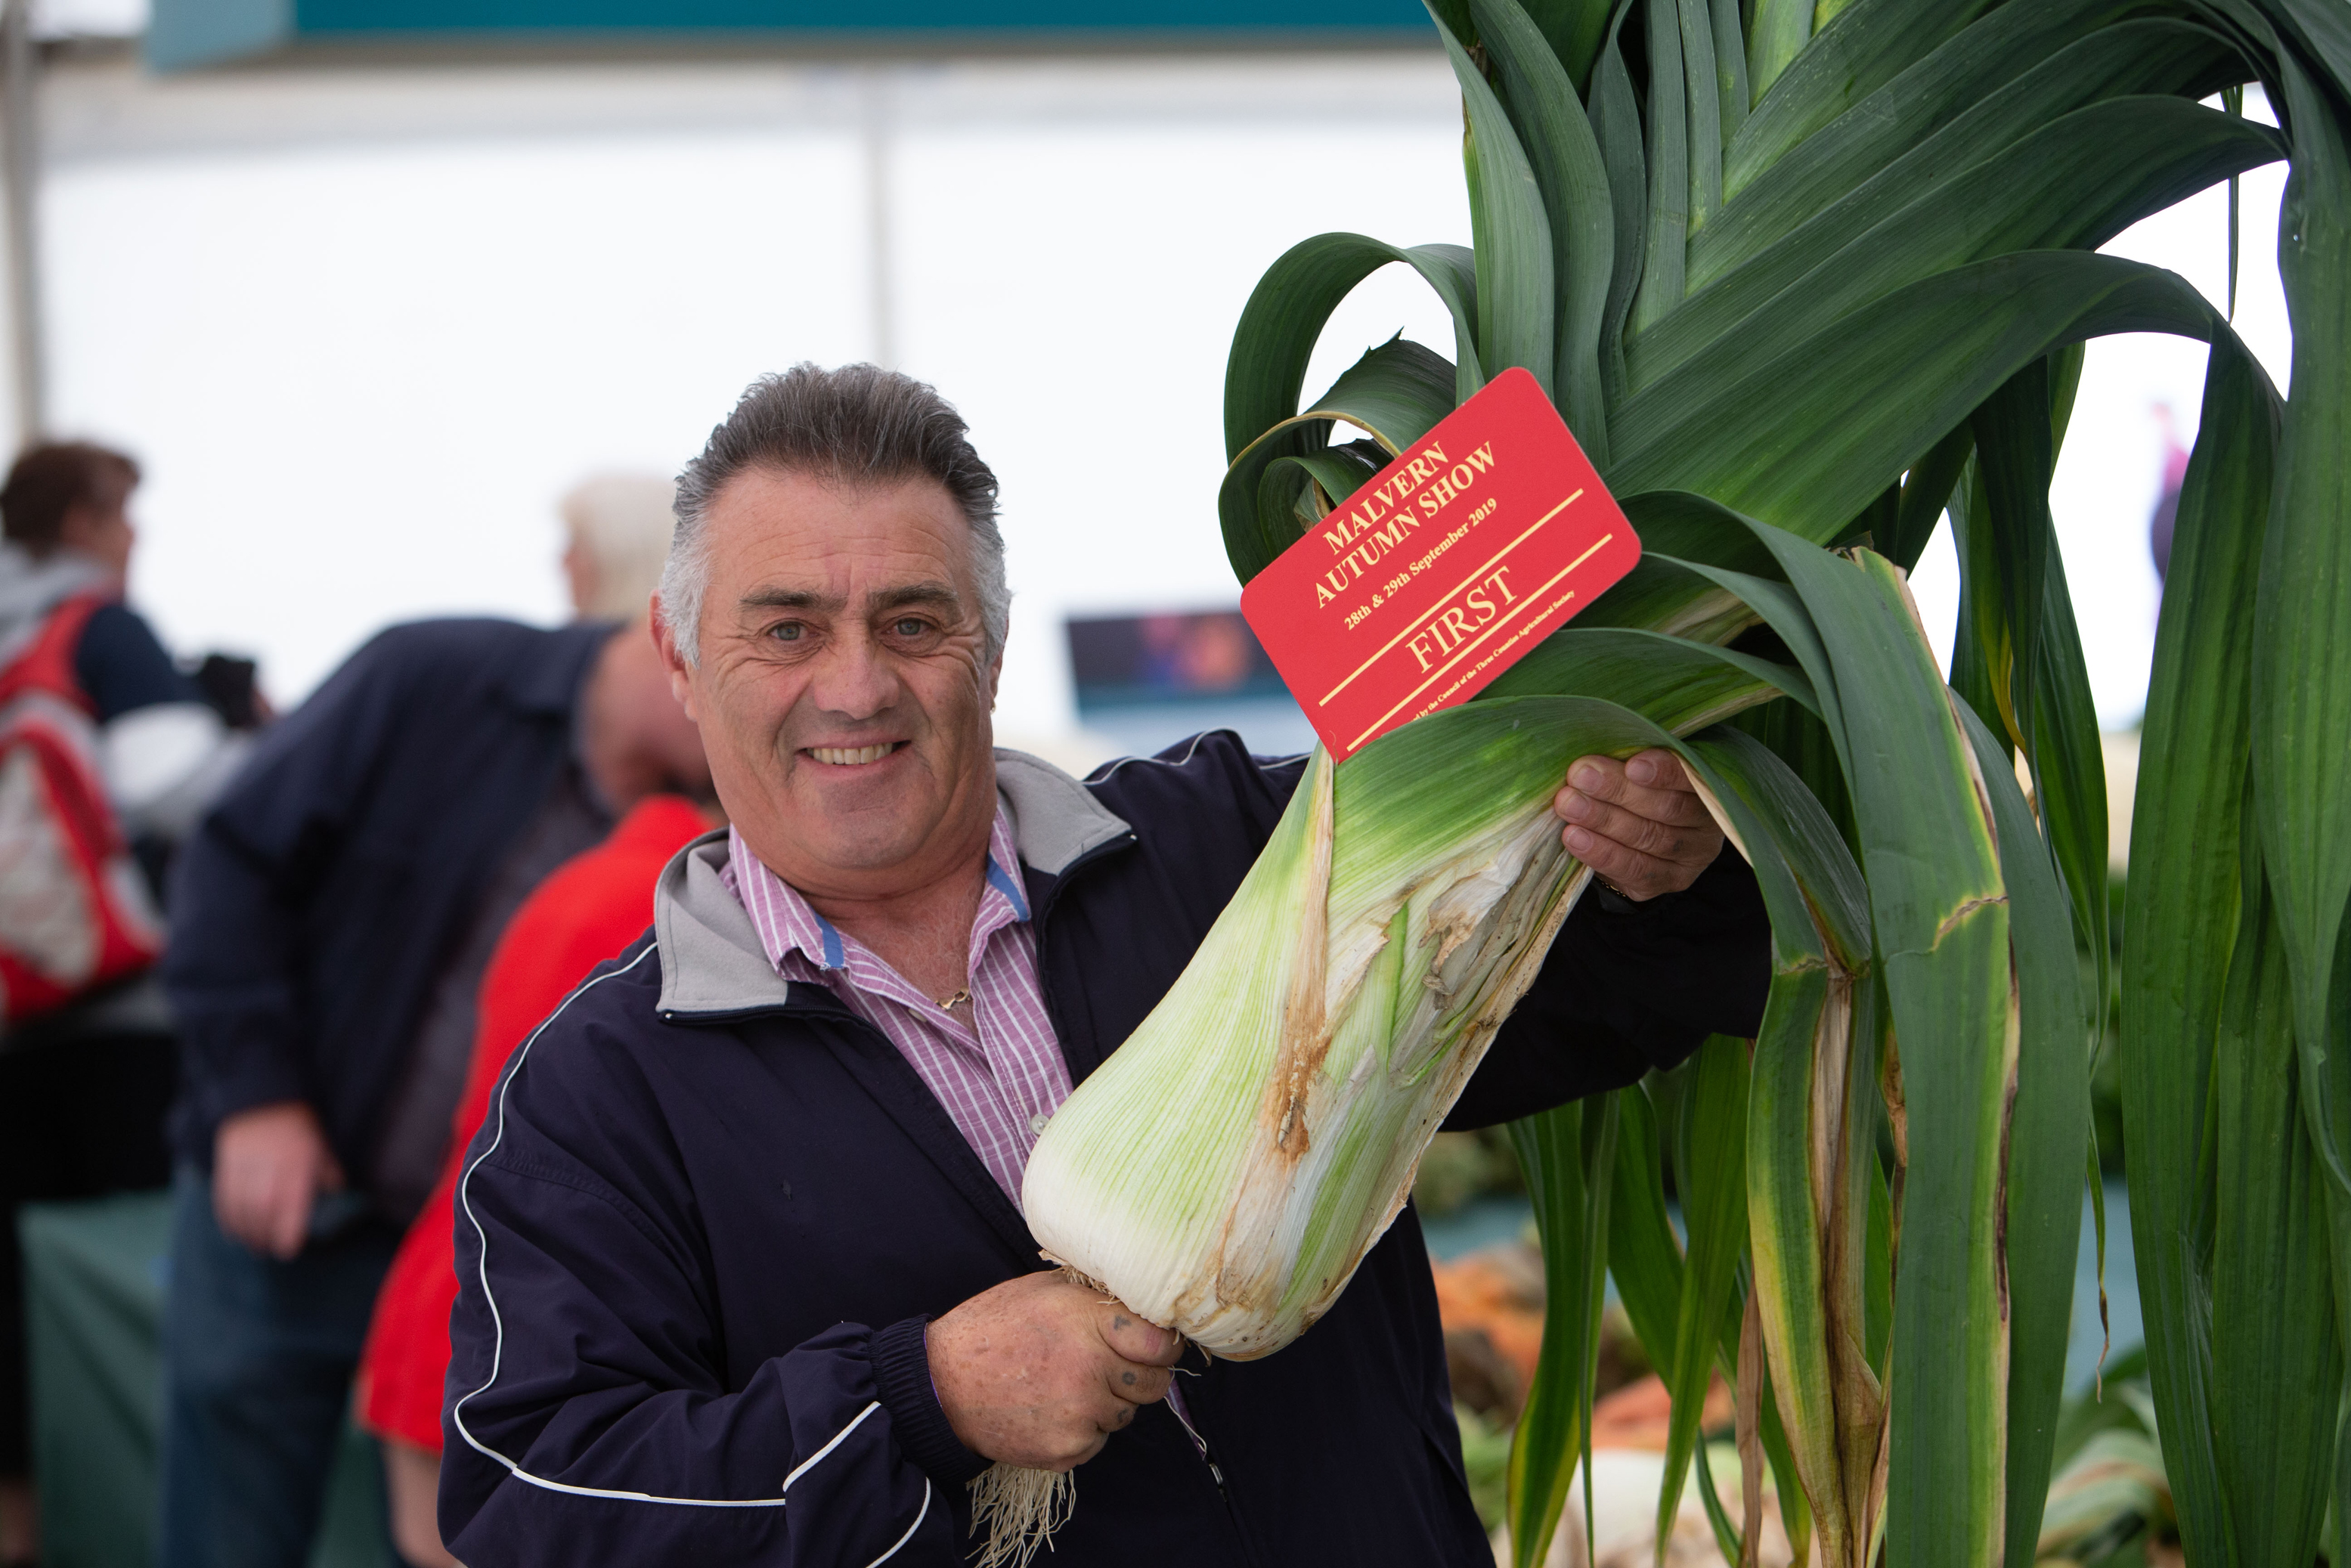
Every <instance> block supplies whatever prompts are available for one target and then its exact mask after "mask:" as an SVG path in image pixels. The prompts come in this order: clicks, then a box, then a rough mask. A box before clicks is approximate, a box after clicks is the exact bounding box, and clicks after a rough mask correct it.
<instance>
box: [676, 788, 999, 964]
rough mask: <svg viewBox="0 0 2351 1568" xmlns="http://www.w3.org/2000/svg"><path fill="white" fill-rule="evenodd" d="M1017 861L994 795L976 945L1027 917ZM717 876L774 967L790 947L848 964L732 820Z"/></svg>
mask: <svg viewBox="0 0 2351 1568" xmlns="http://www.w3.org/2000/svg"><path fill="white" fill-rule="evenodd" d="M1019 863H1020V862H1019V853H1018V852H1017V851H1016V849H1015V848H1014V843H1013V837H1012V819H1011V818H1010V816H1009V815H1008V814H1007V812H1006V811H1005V809H1004V803H1003V802H1002V801H1001V800H998V802H997V807H996V818H995V821H993V822H992V823H990V824H989V827H988V834H987V890H986V891H985V892H983V893H982V894H980V899H979V911H978V914H977V916H976V917H975V919H974V920H973V922H972V927H973V938H974V941H973V945H974V947H975V949H976V948H977V946H978V945H979V943H980V942H982V941H984V940H985V939H986V938H987V937H988V936H993V935H994V934H995V933H996V932H997V931H998V930H1000V929H1001V928H1003V927H1004V926H1007V925H1013V924H1016V923H1026V922H1027V920H1028V919H1029V895H1028V894H1027V893H1026V892H1025V891H1023V889H1022V888H1021V885H1020V878H1019V874H1018V872H1017V869H1007V868H1008V867H1009V868H1018V866H1019ZM721 877H722V880H724V881H725V882H726V885H727V887H728V888H729V889H730V890H731V891H732V892H733V893H734V894H735V896H736V897H737V899H739V900H741V901H742V904H743V907H744V909H745V910H746V911H747V913H748V914H749V915H750V916H751V925H752V926H753V928H754V929H756V930H757V931H758V934H759V945H760V946H762V947H763V948H765V949H766V951H767V955H768V963H769V964H771V965H773V966H775V967H776V968H777V969H778V971H781V970H782V969H783V967H784V966H785V962H786V960H787V959H789V957H790V956H792V955H793V954H795V953H797V954H799V956H801V957H802V958H804V959H805V960H807V961H808V962H809V963H810V964H813V965H815V966H816V967H818V968H820V969H823V970H826V971H828V972H833V973H838V972H839V971H841V970H843V969H845V968H847V967H848V966H849V948H848V938H846V937H844V936H842V935H841V930H840V928H839V927H838V926H836V925H833V923H832V922H831V921H830V920H827V919H826V918H825V917H824V916H823V915H819V914H818V913H817V912H816V909H815V908H814V906H812V905H811V904H810V903H809V901H808V900H807V899H806V898H804V897H802V896H801V895H800V891H799V889H798V888H796V887H794V886H792V884H791V883H788V882H786V881H785V880H784V879H783V878H782V877H779V876H778V875H777V874H776V873H774V872H772V871H770V870H768V866H767V864H766V862H763V861H761V860H760V859H759V857H758V855H756V854H754V853H753V852H752V851H751V846H750V845H749V844H747V843H746V842H745V841H744V840H743V835H742V834H741V833H740V832H738V831H736V829H735V828H734V827H733V826H731V825H730V826H729V827H728V828H727V830H726V869H725V870H724V872H723V873H721Z"/></svg>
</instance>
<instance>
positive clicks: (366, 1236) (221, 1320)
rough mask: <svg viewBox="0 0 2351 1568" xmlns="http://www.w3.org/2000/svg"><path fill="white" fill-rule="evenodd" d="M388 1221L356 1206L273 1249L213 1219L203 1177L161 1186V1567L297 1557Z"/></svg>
mask: <svg viewBox="0 0 2351 1568" xmlns="http://www.w3.org/2000/svg"><path fill="white" fill-rule="evenodd" d="M399 1241H400V1235H399V1232H398V1231H397V1230H396V1229H395V1228H393V1227H392V1226H391V1225H390V1224H388V1223H386V1222H385V1221H383V1220H381V1219H375V1218H360V1219H359V1220H358V1221H357V1222H355V1223H353V1224H351V1225H350V1226H348V1227H347V1228H343V1229H341V1230H340V1231H339V1232H338V1233H337V1234H335V1235H333V1236H332V1237H329V1238H326V1239H313V1240H312V1241H311V1242H310V1244H309V1245H308V1247H307V1248H305V1249H303V1250H302V1252H301V1253H300V1254H299V1255H298V1256H297V1257H296V1258H294V1259H293V1260H291V1261H288V1262H283V1263H281V1262H279V1261H277V1260H276V1259H273V1258H265V1257H260V1256H258V1255H256V1254H255V1253H253V1252H250V1251H247V1250H246V1248H245V1247H244V1245H243V1244H242V1243H240V1242H238V1241H235V1240H234V1239H231V1238H229V1237H228V1236H226V1235H225V1234H223V1233H222V1231H221V1228H220V1226H219V1225H218V1223H217V1222H215V1221H214V1218H213V1203H212V1184H211V1182H210V1180H209V1179H208V1178H207V1177H205V1176H203V1175H202V1174H201V1173H198V1172H195V1171H193V1170H187V1169H183V1170H182V1171H181V1172H180V1175H179V1177H178V1180H177V1183H176V1185H175V1189H174V1191H173V1194H172V1278H171V1283H170V1287H169V1289H168V1291H167V1292H166V1296H165V1303H164V1317H163V1384H164V1392H163V1398H164V1406H163V1489H162V1490H163V1498H162V1521H161V1531H160V1534H161V1555H160V1560H161V1563H162V1568H303V1565H304V1564H305V1563H307V1562H308V1559H309V1554H310V1546H311V1542H312V1539H313V1538H314V1537H315V1536H316V1535H317V1534H318V1532H319V1513H320V1511H321V1509H322V1507H323V1505H324V1503H325V1500H326V1488H327V1478H328V1475H329V1471H330V1469H332V1467H333V1464H334V1458H335V1449H336V1442H337V1439H338V1437H339V1436H340V1432H341V1428H342V1420H343V1409H344V1406H345V1404H346V1403H347V1402H348V1400H349V1398H350V1385H351V1373H352V1371H353V1369H354V1368H355V1367H356V1366H357V1364H358V1363H359V1355H360V1344H361V1343H362V1341H363V1340H364V1339H365V1338H366V1335H367V1326H368V1315H369V1312H370V1311H371V1308H372V1307H373V1306H374V1304H375V1292H376V1287H377V1286H378V1285H379V1284H380V1283H381V1281H382V1280H383V1275H384V1270H386V1269H388V1268H390V1267H391V1265H392V1250H393V1249H394V1248H395V1247H396V1246H398V1244H399Z"/></svg>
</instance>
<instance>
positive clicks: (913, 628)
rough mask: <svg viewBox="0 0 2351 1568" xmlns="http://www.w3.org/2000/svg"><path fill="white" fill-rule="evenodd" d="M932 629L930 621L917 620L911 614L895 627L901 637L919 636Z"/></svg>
mask: <svg viewBox="0 0 2351 1568" xmlns="http://www.w3.org/2000/svg"><path fill="white" fill-rule="evenodd" d="M930 629H931V623H930V622H927V621H917V620H916V619H914V617H913V616H911V615H909V616H906V617H905V618H904V619H903V620H901V621H900V622H898V623H897V625H896V626H895V627H894V628H893V630H894V631H895V632H897V633H898V635H899V636H901V637H919V636H921V635H922V634H923V633H924V632H928V631H929V630H930Z"/></svg>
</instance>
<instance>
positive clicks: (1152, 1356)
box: [927, 1273, 1183, 1470]
mask: <svg viewBox="0 0 2351 1568" xmlns="http://www.w3.org/2000/svg"><path fill="white" fill-rule="evenodd" d="M927 1344H928V1348H929V1352H930V1362H931V1386H932V1387H933V1388H935V1389H936V1390H937V1391H938V1396H939V1405H940V1406H941V1407H942V1408H943V1409H945V1410H946V1416H947V1424H948V1425H949V1426H951V1427H954V1428H955V1435H956V1437H958V1438H959V1439H961V1440H962V1443H963V1446H964V1447H965V1448H969V1449H970V1450H971V1451H972V1452H974V1453H976V1454H979V1455H983V1456H985V1457H986V1458H991V1459H996V1460H998V1461H1000V1462H1002V1463H1004V1464H1008V1465H1020V1466H1023V1467H1026V1468H1027V1469H1040V1470H1066V1469H1070V1468H1071V1466H1074V1465H1081V1464H1083V1463H1084V1462H1085V1461H1086V1460H1088V1459H1091V1458H1093V1457H1094V1456H1095V1455H1096V1454H1098V1453H1100V1452H1101V1451H1102V1444H1103V1443H1105V1442H1107V1441H1109V1439H1110V1435H1111V1434H1112V1433H1113V1432H1115V1431H1118V1430H1119V1429H1120V1428H1122V1427H1125V1426H1126V1425H1127V1424H1128V1423H1129V1422H1131V1421H1133V1420H1134V1413H1135V1411H1136V1410H1137V1409H1139V1408H1140V1407H1142V1406H1145V1405H1148V1404H1150V1403H1151V1402H1152V1401H1154V1400H1155V1399H1159V1398H1161V1397H1163V1396H1165V1394H1166V1393H1167V1384H1168V1380H1169V1379H1170V1378H1172V1377H1173V1376H1174V1375H1175V1374H1174V1373H1172V1372H1170V1371H1169V1370H1168V1368H1169V1367H1171V1366H1173V1365H1174V1364H1175V1358H1176V1356H1177V1355H1178V1354H1181V1353H1182V1350H1183V1342H1182V1341H1181V1340H1179V1339H1178V1338H1176V1336H1175V1334H1173V1333H1169V1332H1168V1331H1167V1330H1165V1329H1163V1328H1159V1327H1157V1326H1156V1325H1155V1324H1152V1323H1148V1322H1144V1321H1143V1319H1141V1318H1139V1317H1137V1316H1135V1315H1134V1313H1133V1312H1129V1311H1128V1310H1127V1309H1126V1308H1125V1307H1123V1306H1122V1305H1121V1304H1120V1303H1118V1302H1116V1301H1107V1300H1105V1299H1104V1298H1103V1296H1102V1292H1101V1291H1097V1290H1093V1289H1092V1288H1090V1287H1088V1286H1084V1285H1074V1284H1071V1283H1070V1282H1069V1281H1066V1280H1064V1279H1062V1278H1061V1276H1060V1275H1058V1274H1041V1273H1040V1274H1025V1275H1023V1276H1021V1277H1020V1278H1019V1279H1018V1280H1008V1281H1005V1282H1004V1283H1003V1284H1001V1285H998V1286H997V1287H996V1288H995V1289H993V1290H990V1291H982V1292H981V1293H980V1294H978V1295H977V1296H974V1297H973V1298H972V1299H971V1300H969V1301H966V1302H965V1303H964V1304H963V1305H961V1306H959V1307H957V1308H956V1310H955V1311H953V1312H949V1313H947V1314H946V1316H945V1317H943V1318H941V1319H939V1320H938V1321H937V1322H935V1323H933V1324H931V1326H930V1331H929V1333H928V1335H927Z"/></svg>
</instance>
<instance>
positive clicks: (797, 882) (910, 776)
mask: <svg viewBox="0 0 2351 1568" xmlns="http://www.w3.org/2000/svg"><path fill="white" fill-rule="evenodd" d="M704 528H705V538H707V539H708V541H709V545H710V579H709V582H708V584H707V586H706V587H705V591H704V594H703V601H702V624H701V626H700V628H699V644H698V645H699V650H700V656H701V662H700V664H699V665H698V666H696V667H694V668H688V667H686V666H685V664H684V661H683V660H682V659H680V658H679V657H678V655H677V650H676V649H675V648H674V646H672V645H670V644H669V643H667V641H666V640H664V648H663V652H664V656H665V657H666V658H667V659H668V661H669V664H670V668H671V674H672V680H673V683H674V685H675V686H676V688H677V692H678V698H679V700H680V701H681V702H683V703H684V705H685V706H686V711H687V712H688V713H689V714H691V715H692V716H694V718H695V722H696V723H697V724H698V725H700V727H701V729H702V740H703V747H704V749H705V751H706V752H707V753H708V755H709V758H710V768H711V776H712V779H713V780H714V781H715V782H716V785H717V789H718V798H719V800H720V801H721V802H722V803H723V804H724V805H725V806H726V813H727V815H728V817H729V818H730V819H731V820H732V821H734V824H735V826H736V827H737V830H738V831H741V832H742V834H743V836H744V838H745V839H746V840H747V841H748V842H749V843H750V846H751V848H752V849H753V851H755V852H757V853H758V856H759V858H760V859H761V860H762V861H763V862H766V863H767V865H768V867H769V868H770V869H771V870H773V871H774V872H775V873H777V874H778V875H779V876H781V877H782V878H783V879H784V880H785V881H787V882H789V883H791V884H792V885H793V886H795V887H797V888H799V890H800V891H801V892H802V893H805V894H810V896H812V897H817V898H826V897H831V898H848V899H855V898H876V897H888V896H891V895H893V894H900V893H904V892H908V891H911V890H913V889H914V888H918V887H921V886H924V885H926V884H928V883H931V882H934V881H936V880H938V879H941V878H944V877H947V876H952V875H956V874H960V873H963V872H965V871H967V869H968V868H969V867H970V866H971V864H972V863H973V862H975V861H976V860H977V856H978V855H980V854H981V853H983V852H985V850H986V847H987V832H988V826H989V823H990V822H991V821H993V819H994V816H995V811H996V769H995V759H994V751H993V749H992V747H993V745H994V737H993V734H992V731H991V728H990V726H989V722H988V710H989V709H990V707H992V706H994V703H995V700H996V679H997V674H998V668H999V665H1000V661H996V662H991V661H990V660H988V659H987V652H986V646H987V644H986V638H985V636H984V634H983V632H982V631H981V625H980V612H979V596H978V593H977V588H976V586H975V583H974V580H973V574H972V559H971V528H970V525H969V524H968V523H967V521H965V519H964V516H963V513H962V512H961V511H960V510H959V509H958V508H957V507H956V504H955V500H954V498H953V497H950V496H949V495H948V494H947V492H946V488H945V487H944V486H940V485H938V484H936V483H935V482H934V481H931V480H928V479H919V480H909V481H904V482H900V483H896V484H891V485H884V486H867V487H863V488H850V487H844V486H834V485H832V484H830V483H828V482H827V481H825V480H822V479H820V478H815V477H812V476H809V475H806V474H799V473H789V472H782V471H778V470H773V469H759V468H753V469H747V470H746V471H744V472H743V473H741V474H738V475H737V476H735V477H734V478H733V479H731V480H729V481H728V482H727V483H726V486H725V487H724V488H722V489H721V490H720V491H719V492H718V494H717V496H716V497H715V498H714V499H713V500H712V502H711V504H710V507H709V510H708V512H707V513H706V514H705V522H704ZM688 634H693V632H692V630H691V629H689V632H688Z"/></svg>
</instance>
